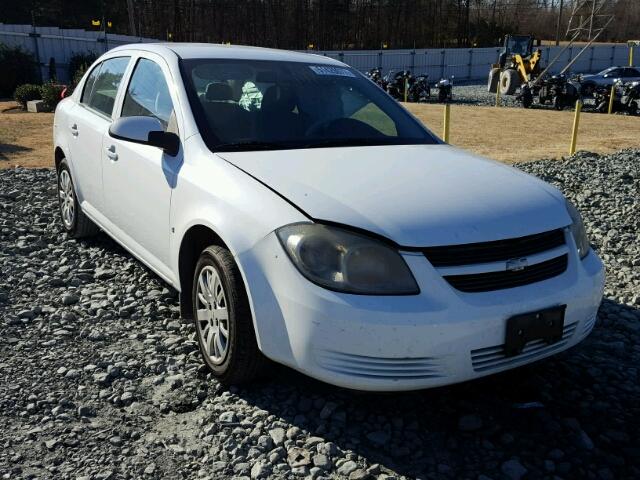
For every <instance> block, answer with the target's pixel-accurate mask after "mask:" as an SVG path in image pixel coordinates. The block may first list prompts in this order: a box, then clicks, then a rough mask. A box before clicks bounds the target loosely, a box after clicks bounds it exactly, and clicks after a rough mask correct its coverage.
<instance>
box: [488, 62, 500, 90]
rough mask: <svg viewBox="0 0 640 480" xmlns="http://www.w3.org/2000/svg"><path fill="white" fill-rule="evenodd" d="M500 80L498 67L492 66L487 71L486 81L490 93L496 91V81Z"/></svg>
mask: <svg viewBox="0 0 640 480" xmlns="http://www.w3.org/2000/svg"><path fill="white" fill-rule="evenodd" d="M499 80H500V69H499V68H492V69H491V71H489V81H488V82H487V90H489V92H491V93H496V91H497V90H498V81H499Z"/></svg>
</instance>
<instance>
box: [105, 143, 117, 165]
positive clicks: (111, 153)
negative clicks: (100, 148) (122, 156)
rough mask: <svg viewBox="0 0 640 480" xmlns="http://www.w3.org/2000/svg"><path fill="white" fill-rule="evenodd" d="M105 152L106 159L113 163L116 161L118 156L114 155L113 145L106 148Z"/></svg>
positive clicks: (114, 147)
mask: <svg viewBox="0 0 640 480" xmlns="http://www.w3.org/2000/svg"><path fill="white" fill-rule="evenodd" d="M106 150H107V157H109V158H110V159H111V160H113V161H114V162H115V161H116V160H118V154H117V153H116V146H115V145H111V146H110V147H107V148H106Z"/></svg>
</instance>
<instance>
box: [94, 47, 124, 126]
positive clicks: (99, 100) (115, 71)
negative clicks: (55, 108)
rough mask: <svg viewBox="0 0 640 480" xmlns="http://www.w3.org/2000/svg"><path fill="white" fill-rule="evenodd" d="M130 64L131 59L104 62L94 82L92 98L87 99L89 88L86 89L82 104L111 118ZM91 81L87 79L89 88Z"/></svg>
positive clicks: (119, 58)
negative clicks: (119, 87) (121, 83)
mask: <svg viewBox="0 0 640 480" xmlns="http://www.w3.org/2000/svg"><path fill="white" fill-rule="evenodd" d="M128 64H129V57H117V58H110V59H109V60H105V61H104V62H102V66H101V68H100V71H99V72H98V74H97V75H96V78H95V80H94V81H93V85H92V90H91V96H90V97H89V98H88V100H87V99H86V98H85V95H87V87H85V90H84V92H82V102H83V103H85V104H87V105H88V106H90V107H91V108H93V109H95V110H98V111H99V112H102V113H104V114H105V115H106V116H108V117H110V116H111V112H112V111H113V105H114V103H115V100H116V94H117V93H118V86H119V85H120V81H121V80H122V76H123V75H124V71H125V70H126V69H127V65H128ZM96 70H97V69H96ZM91 75H93V72H91ZM89 80H90V79H87V86H88V83H89Z"/></svg>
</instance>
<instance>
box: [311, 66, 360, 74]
mask: <svg viewBox="0 0 640 480" xmlns="http://www.w3.org/2000/svg"><path fill="white" fill-rule="evenodd" d="M309 68H310V69H311V70H313V71H314V72H315V73H316V75H335V76H338V77H355V74H354V73H353V72H352V71H351V70H349V69H348V68H341V67H326V66H322V67H321V66H316V65H314V66H310V67H309Z"/></svg>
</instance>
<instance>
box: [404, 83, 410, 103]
mask: <svg viewBox="0 0 640 480" xmlns="http://www.w3.org/2000/svg"><path fill="white" fill-rule="evenodd" d="M408 83H409V82H408V80H407V77H404V103H407V93H408V92H407V90H408Z"/></svg>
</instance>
